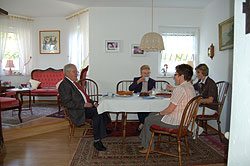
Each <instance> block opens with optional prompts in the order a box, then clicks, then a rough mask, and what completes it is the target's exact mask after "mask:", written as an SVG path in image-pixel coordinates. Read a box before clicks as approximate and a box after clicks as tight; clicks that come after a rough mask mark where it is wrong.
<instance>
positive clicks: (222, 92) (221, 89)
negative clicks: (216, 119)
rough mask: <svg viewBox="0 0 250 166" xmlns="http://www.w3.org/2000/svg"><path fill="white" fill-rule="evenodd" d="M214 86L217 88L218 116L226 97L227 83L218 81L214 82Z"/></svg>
mask: <svg viewBox="0 0 250 166" xmlns="http://www.w3.org/2000/svg"><path fill="white" fill-rule="evenodd" d="M216 85H217V88H218V103H219V107H218V114H219V115H220V114H221V111H222V109H223V105H224V102H225V99H226V96H227V92H228V87H229V83H228V82H226V81H219V82H216Z"/></svg>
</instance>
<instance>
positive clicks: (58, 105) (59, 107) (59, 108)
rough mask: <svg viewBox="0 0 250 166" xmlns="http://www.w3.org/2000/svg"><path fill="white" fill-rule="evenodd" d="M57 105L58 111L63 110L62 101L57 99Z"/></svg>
mask: <svg viewBox="0 0 250 166" xmlns="http://www.w3.org/2000/svg"><path fill="white" fill-rule="evenodd" d="M57 107H58V112H59V111H60V110H61V104H60V101H59V100H58V99H57Z"/></svg>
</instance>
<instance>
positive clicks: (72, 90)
mask: <svg viewBox="0 0 250 166" xmlns="http://www.w3.org/2000/svg"><path fill="white" fill-rule="evenodd" d="M58 91H59V95H60V98H61V102H62V104H63V106H64V107H66V108H67V109H68V112H69V117H70V119H71V120H72V122H73V123H74V124H75V125H76V126H81V125H83V124H84V123H85V109H84V104H85V102H84V99H83V97H82V95H81V93H80V92H79V90H78V89H77V88H76V87H75V85H74V84H73V83H72V82H70V81H69V80H68V79H67V78H64V79H63V81H62V82H61V84H60V85H59V88H58ZM91 103H92V104H93V101H91Z"/></svg>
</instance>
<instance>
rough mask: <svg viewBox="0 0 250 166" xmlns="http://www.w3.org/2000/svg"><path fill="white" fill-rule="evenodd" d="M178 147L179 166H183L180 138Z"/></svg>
mask: <svg viewBox="0 0 250 166" xmlns="http://www.w3.org/2000/svg"><path fill="white" fill-rule="evenodd" d="M177 146H178V158H179V166H181V140H180V138H178V141H177Z"/></svg>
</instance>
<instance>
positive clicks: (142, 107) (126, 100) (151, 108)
mask: <svg viewBox="0 0 250 166" xmlns="http://www.w3.org/2000/svg"><path fill="white" fill-rule="evenodd" d="M169 103H170V98H154V99H144V98H143V97H139V96H138V95H132V96H129V97H118V96H113V97H108V96H106V97H103V98H102V99H101V101H100V102H99V106H98V107H97V110H98V113H99V114H101V113H103V112H160V111H162V110H163V109H165V108H167V107H168V105H169Z"/></svg>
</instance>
